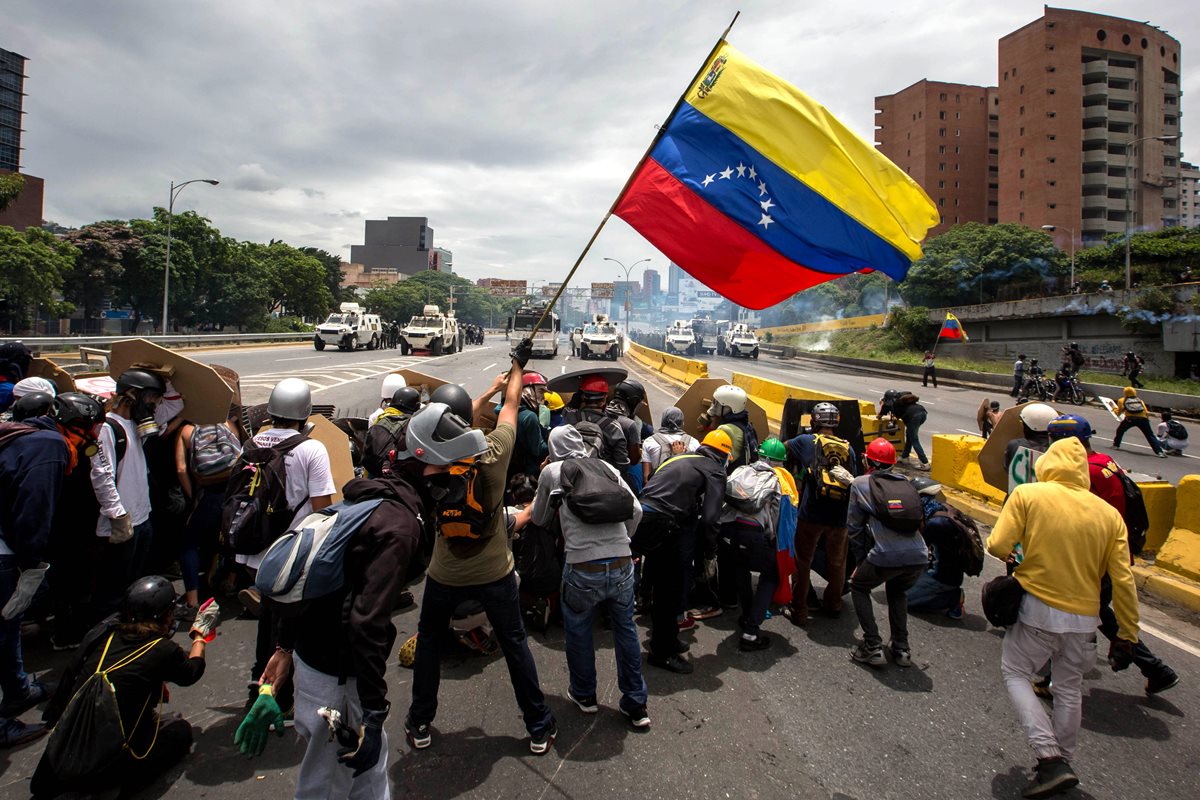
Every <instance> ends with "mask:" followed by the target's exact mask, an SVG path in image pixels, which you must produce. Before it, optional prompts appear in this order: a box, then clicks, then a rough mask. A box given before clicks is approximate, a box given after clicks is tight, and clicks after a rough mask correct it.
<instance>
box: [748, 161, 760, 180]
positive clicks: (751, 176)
mask: <svg viewBox="0 0 1200 800" xmlns="http://www.w3.org/2000/svg"><path fill="white" fill-rule="evenodd" d="M757 177H758V173H757V172H755V171H754V165H753V164H751V165H750V180H754V179H755V178H757Z"/></svg>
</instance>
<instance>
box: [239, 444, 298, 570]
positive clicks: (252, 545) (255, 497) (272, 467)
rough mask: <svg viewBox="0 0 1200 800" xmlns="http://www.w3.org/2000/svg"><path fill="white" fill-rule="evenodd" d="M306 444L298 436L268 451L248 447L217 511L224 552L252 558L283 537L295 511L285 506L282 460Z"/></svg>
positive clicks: (285, 492)
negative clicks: (225, 550)
mask: <svg viewBox="0 0 1200 800" xmlns="http://www.w3.org/2000/svg"><path fill="white" fill-rule="evenodd" d="M307 441H308V437H307V436H305V435H303V434H298V435H296V436H291V437H289V438H287V439H284V440H283V441H282V442H279V443H278V444H275V445H272V446H270V447H256V446H254V445H250V446H247V447H246V449H245V450H243V451H242V457H241V459H240V460H239V461H238V463H237V464H235V465H234V470H233V474H232V475H230V476H229V483H227V484H226V485H225V503H224V505H223V506H222V507H221V541H222V543H223V544H224V545H225V546H226V547H227V548H229V549H231V550H233V552H235V553H239V554H241V555H247V556H252V555H256V554H258V553H261V552H262V551H263V550H265V549H267V548H268V547H269V546H270V545H271V544H272V543H273V542H274V541H275V540H276V539H278V538H279V537H280V536H282V535H283V534H285V533H287V529H288V527H289V526H290V525H291V522H292V516H293V512H294V511H295V508H292V507H289V506H288V501H287V467H286V465H285V461H284V459H285V457H286V456H287V454H288V453H290V452H291V451H292V450H294V449H295V448H296V447H298V446H299V445H300V444H302V443H304V442H307ZM301 505H303V501H302V502H301Z"/></svg>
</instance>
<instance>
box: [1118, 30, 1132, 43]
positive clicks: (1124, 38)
mask: <svg viewBox="0 0 1200 800" xmlns="http://www.w3.org/2000/svg"><path fill="white" fill-rule="evenodd" d="M1132 41H1133V38H1132V37H1131V36H1130V35H1129V34H1128V33H1126V34H1123V35H1122V36H1121V44H1129V43H1130V42H1132Z"/></svg>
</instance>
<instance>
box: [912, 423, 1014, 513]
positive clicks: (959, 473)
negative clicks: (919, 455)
mask: <svg viewBox="0 0 1200 800" xmlns="http://www.w3.org/2000/svg"><path fill="white" fill-rule="evenodd" d="M983 443H984V440H983V439H982V438H980V437H979V436H972V435H970V434H945V433H939V434H935V435H934V437H933V453H932V456H933V467H932V469H931V471H930V477H932V478H933V479H934V480H935V481H937V482H938V483H940V484H942V486H945V487H946V488H948V489H956V490H958V491H960V492H965V493H966V494H968V495H970V496H972V497H976V498H979V499H981V500H984V501H986V502H988V503H992V504H995V505H997V506H998V505H1000V504H1002V503H1003V502H1004V492H1003V491H1001V490H1000V489H997V488H996V487H994V486H992V485H991V484H990V483H988V482H987V481H985V480H984V479H983V473H982V472H981V471H980V469H979V451H981V450H982V449H983Z"/></svg>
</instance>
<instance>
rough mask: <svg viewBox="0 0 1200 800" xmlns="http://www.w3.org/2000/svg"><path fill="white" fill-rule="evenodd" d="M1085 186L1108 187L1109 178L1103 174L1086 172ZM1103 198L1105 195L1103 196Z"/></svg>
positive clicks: (1084, 177)
mask: <svg viewBox="0 0 1200 800" xmlns="http://www.w3.org/2000/svg"><path fill="white" fill-rule="evenodd" d="M1083 185H1084V186H1107V185H1108V176H1107V175H1105V174H1104V173H1103V172H1085V173H1083ZM1102 196H1103V195H1102Z"/></svg>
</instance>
